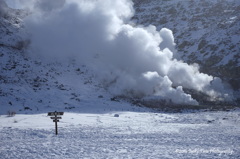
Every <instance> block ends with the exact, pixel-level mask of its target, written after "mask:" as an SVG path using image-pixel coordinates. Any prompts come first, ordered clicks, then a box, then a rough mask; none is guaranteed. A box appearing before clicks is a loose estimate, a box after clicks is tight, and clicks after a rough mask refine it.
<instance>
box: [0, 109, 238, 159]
mask: <svg viewBox="0 0 240 159" xmlns="http://www.w3.org/2000/svg"><path fill="white" fill-rule="evenodd" d="M110 109H112V108H111V107H109V108H108V109H106V111H105V112H104V111H101V112H100V111H98V110H97V108H96V109H91V112H88V113H81V112H79V113H77V112H74V113H71V112H65V114H64V115H63V116H62V119H60V122H59V123H58V126H59V127H58V132H59V134H58V135H57V136H56V135H55V130H54V123H53V121H52V120H51V119H50V118H49V116H47V112H46V113H43V114H17V115H16V116H14V117H8V116H6V115H1V116H0V140H1V143H0V158H3V159H22V158H25V159H27V158H29V159H30V158H31V159H32V158H42V159H47V158H49V159H54V158H56V159H66V158H69V159H79V158H98V159H99V158H124V159H125V158H184V159H186V158H209V159H210V158H234V159H236V158H239V157H240V144H239V143H240V136H239V134H240V118H239V117H240V110H239V109H237V110H232V111H229V112H221V111H218V112H203V111H202V112H185V113H164V112H157V111H153V110H150V109H146V108H140V107H132V106H131V107H130V106H129V107H125V110H118V111H115V110H110ZM115 114H118V115H119V117H114V115H115Z"/></svg>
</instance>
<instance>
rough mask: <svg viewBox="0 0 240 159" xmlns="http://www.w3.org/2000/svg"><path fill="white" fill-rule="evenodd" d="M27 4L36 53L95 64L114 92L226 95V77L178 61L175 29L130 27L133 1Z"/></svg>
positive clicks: (182, 97) (181, 99) (177, 97)
mask: <svg viewBox="0 0 240 159" xmlns="http://www.w3.org/2000/svg"><path fill="white" fill-rule="evenodd" d="M27 6H28V8H32V14H31V16H29V17H27V18H26V19H25V23H26V28H27V29H28V30H29V32H30V33H31V41H32V43H31V48H32V52H33V54H34V55H38V56H43V57H45V58H50V59H51V58H53V59H56V58H63V59H66V57H68V58H71V57H74V58H75V59H77V61H78V62H79V63H82V64H85V65H87V66H89V67H92V68H93V69H94V70H95V72H96V77H98V78H99V80H100V81H102V82H103V83H104V84H105V86H106V87H107V88H108V90H109V91H111V92H112V93H113V94H115V95H122V94H124V95H128V96H134V97H139V98H142V97H146V96H156V97H159V98H160V99H170V100H171V101H173V102H174V103H181V104H182V103H184V104H186V103H188V104H198V102H197V101H196V100H195V99H193V98H192V97H191V95H189V94H187V93H185V92H184V89H192V90H196V91H200V92H203V93H205V94H208V95H210V96H212V98H214V99H215V100H216V99H222V100H223V99H225V97H226V96H227V94H228V92H227V90H226V89H225V86H224V85H223V84H222V81H220V80H219V79H218V78H214V77H212V76H210V75H207V74H203V73H200V72H199V68H198V65H197V64H193V65H189V64H187V63H184V62H182V61H179V60H177V59H175V57H176V56H175V54H176V51H175V43H174V36H173V33H172V31H171V30H169V29H167V28H162V29H161V30H160V31H157V30H156V27H155V26H148V27H142V26H132V25H130V20H131V17H132V16H133V15H134V9H133V3H132V2H131V1H129V0H117V1H112V0H104V1H102V0H88V1H86V0H68V1H64V0H59V1H51V3H49V1H38V0H35V1H32V3H31V4H29V3H28V5H27ZM29 6H31V7H29ZM223 92H224V93H223Z"/></svg>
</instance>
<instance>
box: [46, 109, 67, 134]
mask: <svg viewBox="0 0 240 159" xmlns="http://www.w3.org/2000/svg"><path fill="white" fill-rule="evenodd" d="M63 114H64V112H57V111H55V112H48V116H53V117H50V118H51V119H53V122H55V132H56V135H57V134H58V127H57V122H59V120H58V119H62V117H59V116H58V115H63Z"/></svg>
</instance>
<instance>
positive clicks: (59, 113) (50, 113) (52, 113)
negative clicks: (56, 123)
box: [48, 111, 64, 116]
mask: <svg viewBox="0 0 240 159" xmlns="http://www.w3.org/2000/svg"><path fill="white" fill-rule="evenodd" d="M63 114H64V112H56V111H55V112H48V116H57V115H63Z"/></svg>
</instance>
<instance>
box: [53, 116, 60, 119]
mask: <svg viewBox="0 0 240 159" xmlns="http://www.w3.org/2000/svg"><path fill="white" fill-rule="evenodd" d="M50 118H51V119H62V117H58V116H57V117H50Z"/></svg>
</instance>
